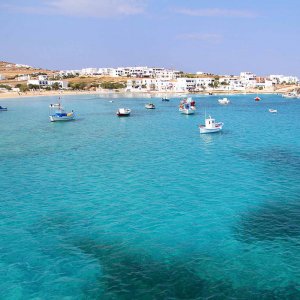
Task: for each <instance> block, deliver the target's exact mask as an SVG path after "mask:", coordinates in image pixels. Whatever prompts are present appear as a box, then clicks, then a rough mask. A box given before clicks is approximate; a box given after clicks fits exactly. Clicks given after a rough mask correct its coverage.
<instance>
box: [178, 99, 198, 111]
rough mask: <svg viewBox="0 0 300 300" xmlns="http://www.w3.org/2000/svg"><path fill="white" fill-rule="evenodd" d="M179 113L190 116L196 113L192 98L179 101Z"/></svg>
mask: <svg viewBox="0 0 300 300" xmlns="http://www.w3.org/2000/svg"><path fill="white" fill-rule="evenodd" d="M179 111H180V112H181V113H182V114H185V115H192V114H194V113H195V111H196V102H195V101H194V100H193V99H192V98H185V99H183V100H181V101H180V105H179Z"/></svg>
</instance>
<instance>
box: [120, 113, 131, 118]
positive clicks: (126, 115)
mask: <svg viewBox="0 0 300 300" xmlns="http://www.w3.org/2000/svg"><path fill="white" fill-rule="evenodd" d="M117 116H118V117H129V116H130V113H128V114H122V113H117Z"/></svg>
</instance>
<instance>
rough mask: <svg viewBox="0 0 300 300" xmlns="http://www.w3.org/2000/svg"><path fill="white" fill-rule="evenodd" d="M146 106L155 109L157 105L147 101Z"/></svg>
mask: <svg viewBox="0 0 300 300" xmlns="http://www.w3.org/2000/svg"><path fill="white" fill-rule="evenodd" d="M145 108H147V109H155V105H154V104H153V103H147V104H146V105H145Z"/></svg>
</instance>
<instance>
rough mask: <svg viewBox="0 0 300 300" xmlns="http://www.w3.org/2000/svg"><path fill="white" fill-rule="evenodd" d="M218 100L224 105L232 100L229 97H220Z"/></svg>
mask: <svg viewBox="0 0 300 300" xmlns="http://www.w3.org/2000/svg"><path fill="white" fill-rule="evenodd" d="M218 102H219V103H220V104H222V105H226V104H229V103H230V100H229V99H228V98H222V99H219V100H218Z"/></svg>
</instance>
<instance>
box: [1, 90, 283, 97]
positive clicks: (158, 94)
mask: <svg viewBox="0 0 300 300" xmlns="http://www.w3.org/2000/svg"><path fill="white" fill-rule="evenodd" d="M210 92H211V91H210ZM281 93H283V92H282V91H270V90H267V91H254V90H249V91H215V92H212V96H222V95H223V96H224V95H253V94H281ZM95 94H97V95H99V96H111V95H114V96H116V95H120V96H130V97H140V96H145V97H149V98H151V97H164V96H174V97H180V96H182V97H184V96H186V95H206V96H209V92H207V91H205V92H196V93H193V92H192V93H191V92H156V91H155V92H154V91H151V92H147V91H138V92H123V91H122V92H121V91H115V90H113V91H103V90H101V91H99V90H98V91H29V92H25V93H21V92H2V93H0V99H18V98H19V99H21V98H31V97H54V96H77V95H95Z"/></svg>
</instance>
